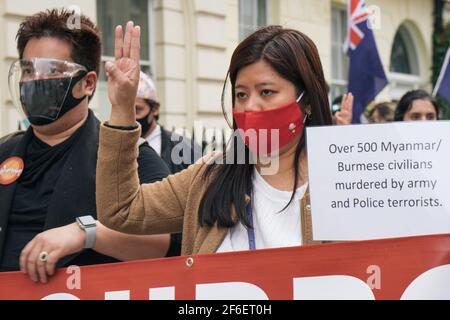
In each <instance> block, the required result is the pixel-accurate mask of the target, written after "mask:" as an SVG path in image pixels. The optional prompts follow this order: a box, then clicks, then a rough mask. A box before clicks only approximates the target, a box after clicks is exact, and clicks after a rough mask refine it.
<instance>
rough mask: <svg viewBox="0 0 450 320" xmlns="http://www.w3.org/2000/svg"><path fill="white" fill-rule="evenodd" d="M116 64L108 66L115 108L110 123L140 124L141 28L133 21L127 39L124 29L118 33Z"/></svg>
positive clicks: (111, 95) (116, 31) (112, 100)
mask: <svg viewBox="0 0 450 320" xmlns="http://www.w3.org/2000/svg"><path fill="white" fill-rule="evenodd" d="M114 51H115V52H114V55H115V61H114V62H111V61H108V62H107V63H106V65H105V69H106V76H107V77H108V95H109V100H110V102H111V105H112V110H111V117H110V120H109V124H111V125H116V126H131V125H135V124H136V111H135V100H136V94H137V89H138V86H139V74H140V59H141V29H140V27H139V26H136V27H135V26H134V23H133V22H132V21H130V22H128V23H127V26H126V30H125V36H124V34H123V28H122V26H118V27H116V30H115V50H114Z"/></svg>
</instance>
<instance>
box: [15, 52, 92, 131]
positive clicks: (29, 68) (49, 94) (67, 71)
mask: <svg viewBox="0 0 450 320" xmlns="http://www.w3.org/2000/svg"><path fill="white" fill-rule="evenodd" d="M86 73H87V69H86V68H85V67H83V66H81V65H78V64H76V63H72V62H68V61H62V60H55V59H42V58H35V59H32V60H18V61H16V62H15V63H13V64H12V66H11V68H10V72H9V89H10V92H11V96H12V97H13V101H14V105H16V107H17V108H18V109H19V111H21V112H23V113H24V114H25V116H26V117H27V119H28V120H29V122H30V123H31V124H33V125H36V126H42V125H48V124H51V123H53V122H54V121H56V120H58V119H60V118H61V117H62V116H63V115H64V114H66V113H67V112H68V111H70V110H72V109H73V108H74V107H76V106H78V105H79V104H80V103H81V102H82V101H83V100H84V99H85V98H86V96H84V97H82V98H75V97H74V96H73V93H72V91H73V88H74V87H75V86H76V84H77V83H78V82H80V81H81V80H82V79H83V78H84V76H85V75H86Z"/></svg>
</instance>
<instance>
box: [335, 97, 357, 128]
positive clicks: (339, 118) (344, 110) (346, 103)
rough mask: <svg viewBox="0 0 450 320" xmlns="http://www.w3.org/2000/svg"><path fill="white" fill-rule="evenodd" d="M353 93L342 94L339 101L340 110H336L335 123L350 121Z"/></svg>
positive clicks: (341, 123)
mask: <svg viewBox="0 0 450 320" xmlns="http://www.w3.org/2000/svg"><path fill="white" fill-rule="evenodd" d="M353 100H354V97H353V94H351V93H349V94H344V97H343V98H342V103H341V111H339V112H336V114H335V116H336V124H337V125H348V124H351V123H352V117H353Z"/></svg>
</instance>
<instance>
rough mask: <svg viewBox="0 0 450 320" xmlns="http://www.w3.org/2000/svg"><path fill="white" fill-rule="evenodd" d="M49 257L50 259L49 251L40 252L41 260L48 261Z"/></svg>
mask: <svg viewBox="0 0 450 320" xmlns="http://www.w3.org/2000/svg"><path fill="white" fill-rule="evenodd" d="M47 259H48V252H47V251H42V252H41V253H39V261H41V262H46V261H47Z"/></svg>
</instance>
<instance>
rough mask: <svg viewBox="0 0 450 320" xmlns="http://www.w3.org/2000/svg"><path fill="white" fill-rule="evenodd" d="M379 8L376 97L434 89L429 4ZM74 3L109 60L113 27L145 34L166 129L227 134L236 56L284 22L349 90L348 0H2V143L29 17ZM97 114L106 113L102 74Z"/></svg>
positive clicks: (375, 1)
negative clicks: (224, 107) (257, 34)
mask: <svg viewBox="0 0 450 320" xmlns="http://www.w3.org/2000/svg"><path fill="white" fill-rule="evenodd" d="M366 2H367V4H368V5H370V6H372V9H374V10H377V9H378V10H379V11H378V12H379V28H377V29H375V38H376V41H377V45H378V49H379V52H380V56H381V59H382V62H383V65H384V68H385V70H386V73H387V74H388V78H389V80H390V82H391V83H390V85H389V87H388V88H386V89H385V90H384V91H383V92H382V93H381V94H380V95H379V97H378V99H379V100H390V99H398V98H399V97H400V96H401V95H403V93H405V92H406V91H407V90H410V89H416V88H425V89H427V90H431V84H430V78H431V60H432V32H433V1H432V0H396V1H392V0H367V1H366ZM71 5H75V6H77V7H79V8H80V10H81V12H82V13H83V14H85V15H87V16H89V17H90V18H92V19H93V20H94V21H96V23H97V24H98V25H99V27H100V29H101V31H102V33H103V59H102V60H103V61H106V60H107V59H109V58H110V57H111V56H112V55H113V41H114V39H113V37H112V33H113V29H114V26H115V25H116V24H119V23H122V24H124V23H125V22H126V21H127V20H130V19H132V20H135V21H136V22H137V23H138V24H139V25H141V27H142V30H143V46H142V65H143V68H144V70H145V71H147V72H149V73H151V74H152V75H153V77H154V78H155V79H156V84H157V88H158V93H159V97H160V100H161V111H162V116H161V122H162V123H163V124H164V125H165V126H166V127H168V128H173V127H176V128H191V127H192V126H193V125H194V121H202V122H203V123H204V125H205V126H206V127H216V128H221V127H225V126H226V123H225V121H224V120H223V116H222V111H221V104H220V98H221V92H222V87H223V81H224V78H225V76H226V73H227V69H228V64H229V60H230V57H231V54H232V52H233V50H234V48H235V47H236V45H237V44H238V43H239V41H240V40H241V39H242V38H243V37H245V35H247V34H248V33H250V32H252V31H253V30H255V29H257V28H258V27H260V26H264V25H268V24H279V25H283V26H285V27H290V28H294V29H298V30H300V31H302V32H304V33H305V34H307V35H308V36H310V37H311V38H312V39H313V40H314V42H315V43H316V45H317V47H318V49H319V53H320V56H321V59H322V64H323V67H324V71H325V76H326V79H327V81H328V83H329V84H330V89H331V90H330V97H331V98H333V97H335V96H337V95H338V94H340V93H343V92H345V90H346V85H347V73H348V61H347V57H346V56H345V53H344V52H343V49H342V47H343V43H344V41H345V37H346V32H347V31H346V30H347V28H346V26H347V19H346V17H347V12H346V2H345V0H335V1H333V0H40V1H31V0H0V28H1V30H3V32H1V33H0V37H1V38H0V74H1V75H2V76H1V77H2V78H1V80H0V136H2V135H4V134H7V133H9V132H12V131H14V130H17V128H18V123H19V120H20V119H19V114H18V113H17V112H16V110H15V108H14V107H13V105H12V102H11V100H10V97H9V92H8V83H7V81H8V70H9V66H10V65H11V62H12V61H14V59H17V50H16V43H15V35H16V32H17V29H18V26H19V24H20V22H21V21H22V20H23V18H24V17H25V16H27V15H31V14H34V13H36V12H38V11H41V10H44V9H47V8H54V7H57V8H59V7H70V6H71ZM91 107H92V109H93V110H95V112H96V113H97V115H98V116H99V117H100V118H101V119H102V120H104V119H106V118H107V117H108V115H109V102H108V99H107V94H106V83H105V77H104V75H101V77H100V83H99V87H98V90H97V93H96V96H95V98H94V99H93V100H92V102H91Z"/></svg>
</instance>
